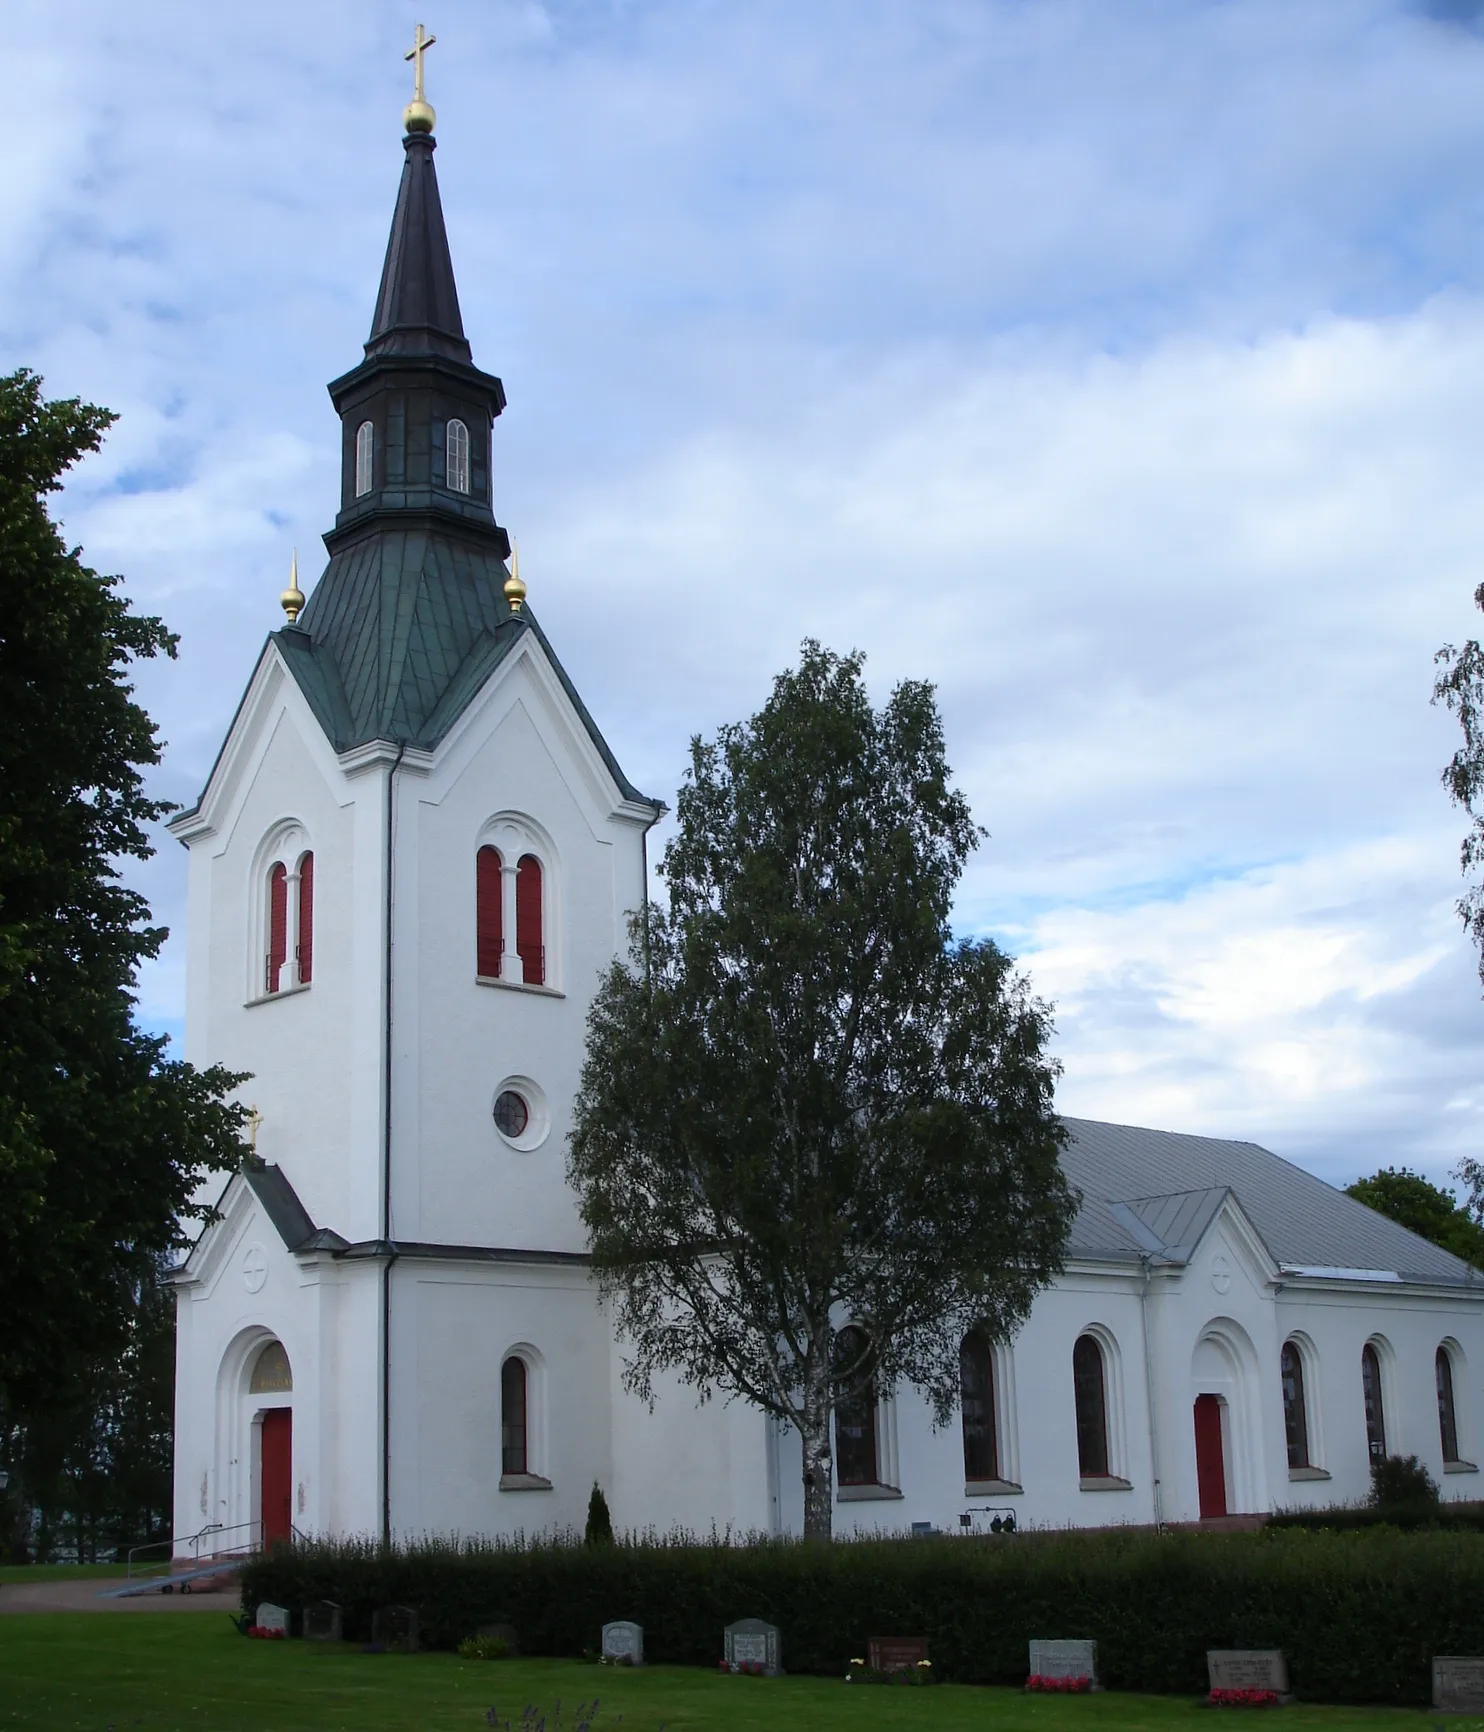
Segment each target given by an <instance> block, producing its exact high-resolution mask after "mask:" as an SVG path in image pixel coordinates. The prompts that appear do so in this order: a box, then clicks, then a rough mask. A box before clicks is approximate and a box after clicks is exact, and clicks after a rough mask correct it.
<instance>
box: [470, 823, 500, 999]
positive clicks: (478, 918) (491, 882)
mask: <svg viewBox="0 0 1484 1732" xmlns="http://www.w3.org/2000/svg"><path fill="white" fill-rule="evenodd" d="M500 867H501V860H500V851H499V849H498V848H490V847H488V846H486V847H484V848H481V849H480V850H479V854H478V856H477V857H476V859H475V864H474V929H475V933H474V948H475V962H474V972H475V973H476V974H479V975H482V976H483V977H484V978H485V979H486V980H497V979H498V978H499V975H500V958H501V956H502V955H503V954H504V951H505V884H504V878H503V875H502V874H501V871H500Z"/></svg>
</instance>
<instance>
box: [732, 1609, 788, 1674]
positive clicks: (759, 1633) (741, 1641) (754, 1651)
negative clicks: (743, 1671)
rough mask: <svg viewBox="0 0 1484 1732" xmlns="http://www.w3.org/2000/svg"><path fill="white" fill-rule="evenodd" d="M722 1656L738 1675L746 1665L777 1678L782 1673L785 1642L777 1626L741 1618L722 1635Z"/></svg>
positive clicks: (759, 1620)
mask: <svg viewBox="0 0 1484 1732" xmlns="http://www.w3.org/2000/svg"><path fill="white" fill-rule="evenodd" d="M722 1653H723V1655H724V1656H725V1658H726V1663H727V1665H729V1666H730V1667H731V1668H732V1670H733V1671H734V1672H735V1671H737V1670H738V1669H739V1668H741V1667H743V1666H761V1667H762V1669H763V1675H764V1677H767V1678H776V1677H777V1676H778V1675H779V1674H780V1673H781V1672H782V1670H783V1643H782V1642H781V1641H780V1639H779V1636H778V1630H777V1627H776V1626H775V1625H773V1624H765V1623H764V1622H763V1620H762V1619H761V1618H741V1619H739V1620H738V1622H737V1623H735V1624H728V1625H727V1627H726V1629H725V1630H724V1631H723V1632H722Z"/></svg>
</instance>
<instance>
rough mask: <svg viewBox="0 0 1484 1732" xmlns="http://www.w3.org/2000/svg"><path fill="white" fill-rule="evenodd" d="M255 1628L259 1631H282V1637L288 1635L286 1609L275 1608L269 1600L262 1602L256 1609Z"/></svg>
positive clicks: (287, 1612)
mask: <svg viewBox="0 0 1484 1732" xmlns="http://www.w3.org/2000/svg"><path fill="white" fill-rule="evenodd" d="M257 1626H258V1628H259V1629H260V1630H282V1631H283V1633H284V1635H288V1633H289V1609H288V1607H287V1606H275V1605H274V1604H273V1602H272V1601H271V1600H264V1601H263V1603H262V1605H260V1606H259V1607H258V1616H257Z"/></svg>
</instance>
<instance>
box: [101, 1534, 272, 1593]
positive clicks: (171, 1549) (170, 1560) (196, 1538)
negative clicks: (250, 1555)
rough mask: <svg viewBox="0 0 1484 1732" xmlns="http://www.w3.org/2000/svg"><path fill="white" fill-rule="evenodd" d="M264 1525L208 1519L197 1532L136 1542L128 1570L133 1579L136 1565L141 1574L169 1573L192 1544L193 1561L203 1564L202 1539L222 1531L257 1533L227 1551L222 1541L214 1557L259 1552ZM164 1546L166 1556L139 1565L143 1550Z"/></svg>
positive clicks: (212, 1554)
mask: <svg viewBox="0 0 1484 1732" xmlns="http://www.w3.org/2000/svg"><path fill="white" fill-rule="evenodd" d="M262 1528H263V1524H262V1523H261V1522H260V1521H250V1522H235V1523H233V1525H232V1526H231V1527H227V1526H226V1525H225V1524H224V1523H222V1522H208V1523H207V1524H206V1526H205V1527H204V1528H201V1529H199V1530H198V1531H197V1532H196V1533H193V1534H178V1535H175V1536H174V1537H172V1538H171V1539H168V1540H152V1541H151V1542H150V1544H148V1545H145V1546H132V1547H130V1550H129V1554H128V1557H127V1559H126V1560H125V1562H126V1569H127V1573H128V1575H129V1577H130V1579H132V1578H133V1576H134V1575H135V1573H136V1569H137V1571H138V1573H139V1574H140V1575H144V1574H145V1573H146V1572H149V1571H154V1572H156V1573H162V1574H164V1575H169V1574H170V1571H171V1568H172V1566H173V1565H174V1562H175V1559H176V1558H177V1557H179V1556H181V1555H182V1552H183V1549H184V1548H185V1547H186V1546H189V1547H190V1548H191V1562H192V1563H193V1564H199V1563H200V1562H201V1546H202V1542H203V1541H204V1540H206V1539H208V1538H211V1537H213V1536H216V1535H221V1534H240V1533H243V1532H244V1531H249V1532H250V1533H251V1534H252V1536H253V1537H252V1538H251V1539H250V1540H249V1541H248V1542H247V1544H245V1545H230V1546H228V1547H227V1548H226V1550H225V1551H223V1550H222V1549H221V1547H220V1546H219V1545H218V1546H217V1547H215V1548H214V1549H213V1551H212V1553H211V1556H213V1557H238V1556H240V1555H242V1554H243V1553H245V1552H259V1551H261V1550H262V1549H263V1544H262ZM162 1547H163V1548H165V1550H166V1555H165V1556H164V1557H163V1558H159V1559H155V1558H151V1559H149V1560H148V1561H147V1562H146V1563H143V1564H140V1565H136V1563H135V1559H136V1558H138V1557H139V1556H140V1555H141V1554H142V1553H144V1552H156V1551H159V1550H160V1549H161V1548H162Z"/></svg>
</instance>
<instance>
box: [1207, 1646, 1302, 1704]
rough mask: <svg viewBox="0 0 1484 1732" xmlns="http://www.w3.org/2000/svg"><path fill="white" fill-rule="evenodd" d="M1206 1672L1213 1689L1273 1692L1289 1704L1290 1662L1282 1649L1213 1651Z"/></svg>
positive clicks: (1228, 1649) (1210, 1650)
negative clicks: (1208, 1674)
mask: <svg viewBox="0 0 1484 1732" xmlns="http://www.w3.org/2000/svg"><path fill="white" fill-rule="evenodd" d="M1206 1670H1207V1671H1208V1672H1209V1673H1210V1677H1211V1688H1212V1689H1213V1690H1271V1691H1272V1692H1273V1693H1274V1695H1276V1696H1277V1697H1278V1699H1279V1701H1288V1700H1289V1699H1290V1698H1289V1692H1288V1661H1287V1659H1286V1657H1285V1656H1284V1653H1283V1650H1282V1649H1281V1648H1211V1649H1208V1650H1207V1653H1206Z"/></svg>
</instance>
